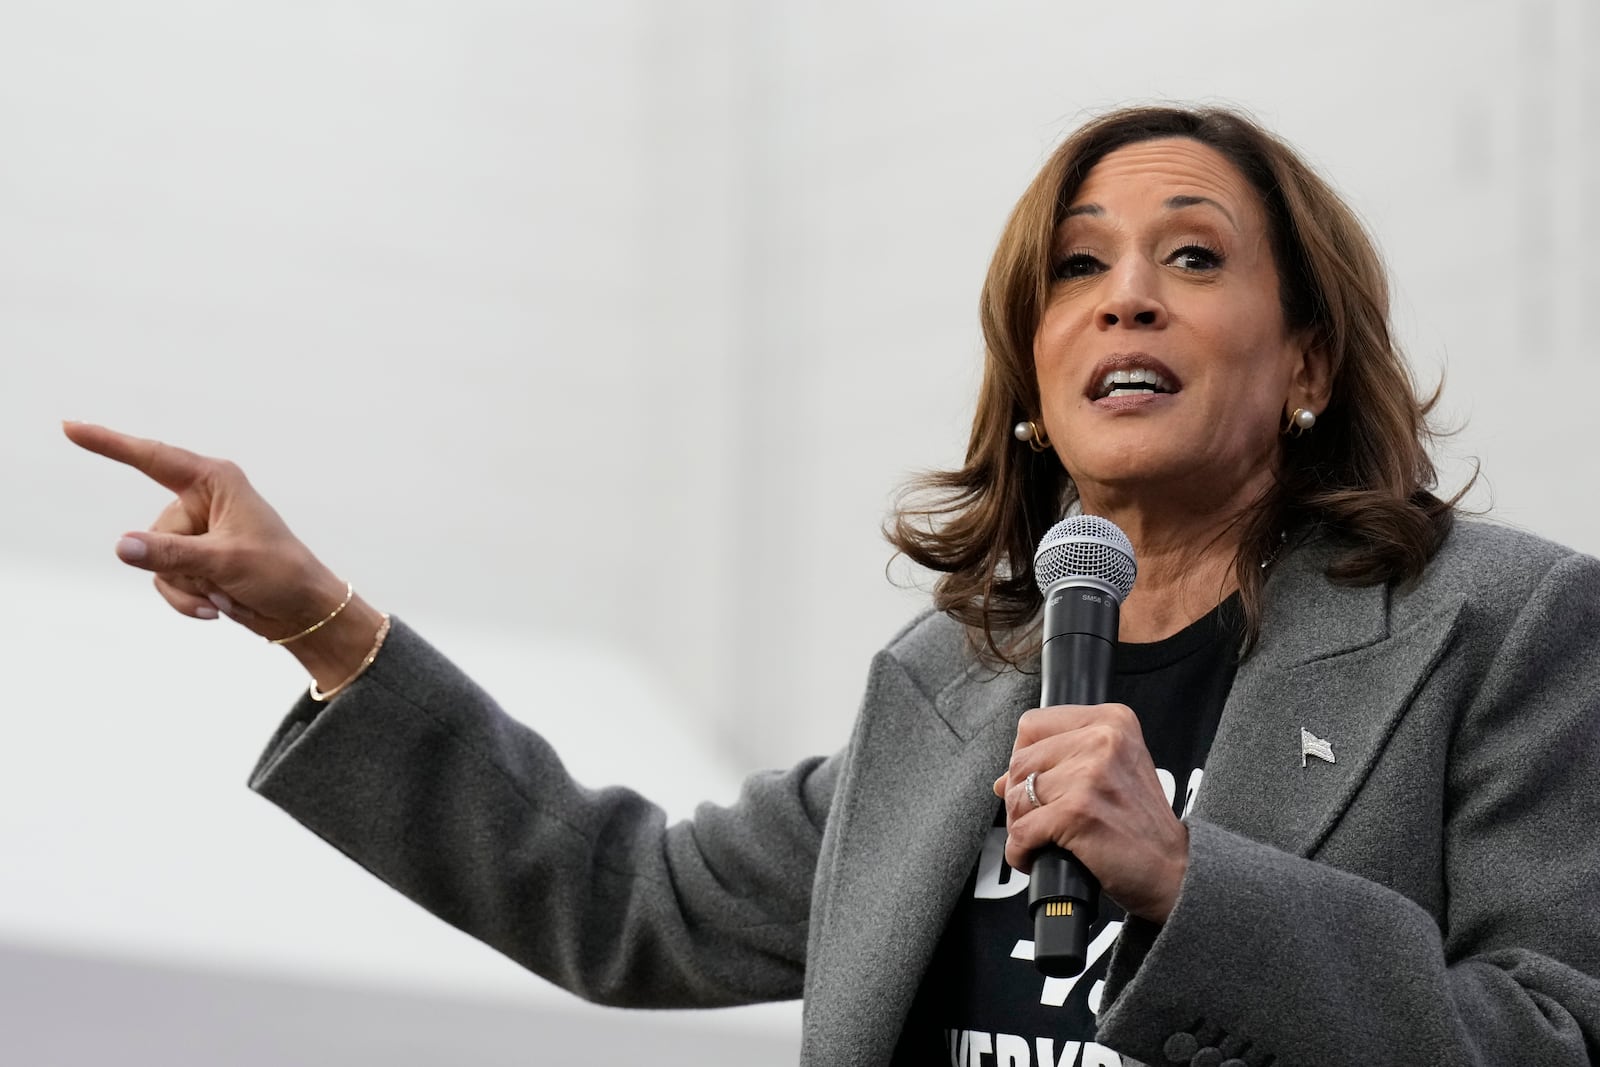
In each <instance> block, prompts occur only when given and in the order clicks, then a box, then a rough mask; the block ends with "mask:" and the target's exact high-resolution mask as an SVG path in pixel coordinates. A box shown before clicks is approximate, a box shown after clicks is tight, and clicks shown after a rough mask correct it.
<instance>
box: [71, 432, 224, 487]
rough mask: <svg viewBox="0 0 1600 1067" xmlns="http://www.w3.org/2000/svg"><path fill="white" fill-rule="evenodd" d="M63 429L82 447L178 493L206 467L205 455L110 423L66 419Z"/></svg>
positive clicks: (198, 476) (191, 483)
mask: <svg viewBox="0 0 1600 1067" xmlns="http://www.w3.org/2000/svg"><path fill="white" fill-rule="evenodd" d="M61 431H62V432H63V433H65V434H66V435H67V440H69V441H71V442H72V443H73V444H75V445H77V446H78V447H79V448H84V449H87V450H88V451H90V452H94V453H96V454H98V455H101V456H105V457H106V458H107V459H114V460H116V461H117V462H118V463H126V464H127V465H128V466H130V467H132V468H133V469H135V470H137V471H141V472H143V473H144V474H146V475H148V476H149V477H150V478H152V479H154V480H155V481H157V482H160V483H161V484H162V485H164V486H166V487H167V488H168V489H171V490H172V491H173V492H174V493H181V492H183V491H184V490H185V489H188V488H189V487H190V486H191V485H193V484H194V483H195V482H196V481H197V480H198V479H199V478H200V476H201V474H202V473H203V472H204V470H205V463H206V461H205V457H203V456H199V455H196V454H195V453H193V452H190V451H187V450H186V449H182V448H178V447H177V446H176V445H169V444H164V443H162V442H161V441H153V440H151V439H150V438H147V437H134V436H131V435H130V434H125V433H118V432H117V431H116V430H113V429H111V428H110V427H107V426H97V425H95V424H94V423H92V422H63V423H62V424H61Z"/></svg>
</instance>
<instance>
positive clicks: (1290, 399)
mask: <svg viewBox="0 0 1600 1067" xmlns="http://www.w3.org/2000/svg"><path fill="white" fill-rule="evenodd" d="M1296 343H1297V345H1298V346H1299V353H1300V355H1299V358H1298V359H1297V360H1296V361H1295V364H1294V370H1293V372H1292V374H1291V375H1290V379H1289V395H1288V396H1287V397H1285V398H1284V399H1285V404H1284V410H1285V411H1293V410H1294V409H1295V408H1305V409H1307V410H1308V411H1312V412H1315V413H1316V414H1318V415H1320V414H1322V413H1323V412H1324V411H1326V410H1327V409H1328V402H1329V401H1330V400H1331V399H1332V398H1333V359H1332V358H1331V357H1330V356H1329V355H1328V350H1327V348H1326V347H1325V346H1324V345H1322V344H1321V343H1320V342H1318V341H1317V340H1316V339H1315V338H1313V337H1311V336H1310V335H1309V334H1308V335H1305V336H1303V337H1301V338H1299V339H1297V342H1296Z"/></svg>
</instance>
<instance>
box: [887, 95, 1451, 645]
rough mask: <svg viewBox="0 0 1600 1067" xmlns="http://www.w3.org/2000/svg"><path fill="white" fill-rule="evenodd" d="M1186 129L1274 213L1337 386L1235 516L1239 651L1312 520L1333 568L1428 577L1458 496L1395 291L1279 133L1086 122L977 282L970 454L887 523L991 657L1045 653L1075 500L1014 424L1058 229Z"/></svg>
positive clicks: (1139, 113)
mask: <svg viewBox="0 0 1600 1067" xmlns="http://www.w3.org/2000/svg"><path fill="white" fill-rule="evenodd" d="M1165 137H1188V138H1192V139H1193V140H1196V141H1199V142H1200V143H1202V144H1205V145H1209V146H1210V147H1211V148H1213V149H1215V150H1216V151H1217V152H1219V153H1221V154H1222V155H1223V156H1224V157H1226V158H1227V159H1228V160H1229V161H1231V162H1232V163H1233V165H1234V166H1235V167H1236V168H1238V170H1239V172H1240V173H1241V174H1242V175H1243V176H1244V177H1245V178H1246V179H1247V180H1248V181H1249V182H1250V184H1251V186H1253V187H1254V188H1255V190H1256V192H1257V193H1258V194H1259V195H1260V196H1261V199H1262V202H1263V204H1264V206H1265V209H1266V217H1267V224H1268V229H1269V232H1270V235H1271V239H1272V250H1273V255H1274V258H1275V260H1276V263H1277V268H1278V280H1279V291H1280V295H1281V298H1282V300H1281V302H1282V306H1283V315H1284V320H1285V323H1286V325H1287V327H1288V328H1289V330H1290V331H1291V332H1299V331H1306V332H1307V335H1308V336H1309V337H1310V338H1311V339H1312V343H1313V344H1314V345H1316V346H1320V347H1322V348H1323V349H1324V350H1325V351H1326V352H1327V354H1328V357H1329V365H1330V373H1331V379H1332V394H1331V398H1330V401H1329V403H1328V406H1327V408H1326V409H1325V410H1324V411H1322V412H1319V413H1318V415H1317V425H1316V428H1315V430H1314V431H1312V432H1311V433H1308V434H1306V435H1305V436H1303V437H1299V438H1293V439H1291V438H1287V437H1285V438H1284V439H1283V440H1284V447H1283V450H1282V458H1281V462H1280V464H1279V470H1278V472H1277V478H1276V479H1275V482H1274V484H1273V485H1272V486H1271V488H1270V489H1269V490H1268V491H1267V492H1266V493H1265V494H1264V495H1263V496H1262V497H1261V498H1260V499H1259V500H1257V501H1256V502H1255V504H1254V505H1253V506H1251V507H1250V508H1248V509H1246V510H1245V512H1244V513H1242V514H1240V515H1239V516H1237V517H1236V518H1235V519H1234V525H1233V526H1232V527H1230V529H1234V530H1237V531H1238V534H1239V549H1238V554H1237V556H1236V557H1235V560H1234V575H1235V578H1236V581H1237V583H1238V586H1239V592H1240V598H1241V602H1242V607H1243V610H1244V617H1245V620H1244V621H1245V641H1244V646H1243V648H1244V650H1248V648H1249V647H1250V646H1251V645H1252V644H1253V643H1254V641H1255V639H1256V636H1257V634H1258V633H1259V629H1260V625H1261V612H1262V599H1263V597H1262V589H1263V587H1264V585H1265V582H1266V573H1265V571H1264V570H1263V568H1262V567H1261V566H1260V561H1261V560H1265V559H1271V558H1273V557H1274V556H1275V555H1276V554H1277V552H1278V551H1279V550H1280V549H1281V548H1282V541H1283V538H1284V537H1285V535H1286V534H1288V533H1289V532H1290V531H1296V532H1298V533H1303V532H1304V531H1306V530H1308V529H1310V528H1312V527H1314V526H1315V527H1320V528H1322V529H1323V530H1324V531H1325V532H1327V533H1329V534H1331V535H1332V536H1333V537H1334V538H1335V540H1336V543H1337V544H1338V545H1339V550H1338V552H1337V554H1336V555H1335V558H1334V561H1333V563H1332V565H1331V566H1330V568H1329V577H1330V578H1332V579H1333V580H1335V581H1339V582H1343V583H1348V584H1361V585H1365V584H1374V583H1378V582H1389V581H1399V580H1405V579H1408V578H1413V577H1415V576H1417V575H1418V574H1420V573H1421V571H1422V569H1423V567H1424V566H1425V565H1426V564H1427V562H1428V560H1429V559H1431V558H1432V556H1433V554H1434V552H1435V551H1436V550H1437V549H1438V547H1439V544H1440V543H1441V542H1442V541H1443V540H1444V537H1445V535H1446V534H1447V533H1448V532H1449V529H1450V524H1451V521H1452V519H1453V515H1454V505H1455V504H1456V502H1457V501H1459V500H1460V498H1461V495H1462V494H1463V493H1465V492H1466V490H1465V489H1463V490H1462V493H1458V494H1456V496H1455V497H1453V498H1452V499H1450V500H1448V501H1445V500H1441V499H1439V498H1438V497H1437V496H1435V495H1434V494H1433V492H1432V490H1433V489H1434V487H1435V485H1436V474H1435V470H1434V466H1433V461H1432V460H1431V458H1430V457H1429V455H1428V447H1427V446H1428V445H1429V443H1430V442H1431V440H1432V438H1433V437H1434V433H1433V431H1432V430H1431V429H1430V428H1429V426H1428V422H1427V416H1428V413H1429V412H1430V411H1431V410H1432V408H1433V406H1434V403H1435V402H1436V401H1437V400H1438V396H1439V393H1438V390H1435V391H1434V393H1433V394H1432V396H1430V397H1427V398H1423V397H1422V396H1421V395H1420V393H1419V391H1418V389H1417V386H1416V383H1415V382H1414V380H1413V379H1412V376H1411V373H1410V371H1409V369H1408V367H1407V365H1406V362H1405V359H1404V357H1403V356H1402V354H1401V352H1400V351H1399V349H1398V347H1397V346H1396V344H1395V341H1394V338H1393V336H1392V334H1391V328H1390V323H1389V284H1388V278H1387V275H1386V274H1385V271H1384V268H1383V263H1382V261H1381V260H1380V258H1379V256H1378V252H1377V249H1376V248H1375V247H1374V245H1373V242H1372V240H1371V239H1370V238H1369V237H1368V236H1367V233H1366V231H1365V229H1364V228H1363V227H1362V225H1361V223H1360V221H1359V220H1358V219H1357V218H1356V215H1355V213H1354V212H1352V211H1351V210H1350V208H1349V207H1348V206H1347V205H1346V204H1345V203H1344V201H1343V200H1342V199H1340V197H1339V195H1338V194H1337V193H1335V192H1334V191H1333V189H1332V188H1330V187H1329V186H1328V184H1327V183H1326V182H1324V181H1323V180H1322V179H1321V178H1320V177H1318V176H1317V174H1316V173H1315V172H1314V171H1313V170H1312V169H1311V168H1310V167H1309V166H1308V165H1307V164H1306V163H1305V161H1304V160H1302V159H1301V158H1300V156H1299V155H1298V154H1297V153H1296V152H1295V151H1294V150H1293V149H1292V148H1290V147H1289V146H1288V145H1287V144H1286V143H1284V142H1283V141H1282V140H1280V139H1278V138H1277V137H1275V136H1273V135H1272V134H1270V133H1268V132H1267V131H1266V130H1264V129H1263V128H1261V127H1260V126H1259V125H1257V124H1256V123H1255V122H1253V121H1251V120H1250V119H1248V118H1246V117H1245V116H1243V115H1241V114H1239V113H1238V112H1235V111H1232V110H1229V109H1226V108H1203V109H1186V108H1175V107H1132V108H1125V109H1121V110H1118V111H1113V112H1111V113H1109V114H1106V115H1103V116H1101V117H1099V118H1097V119H1094V120H1093V121H1091V122H1089V123H1088V124H1086V125H1084V126H1083V127H1081V128H1080V129H1079V130H1077V132H1075V133H1073V134H1072V135H1071V136H1070V137H1068V138H1067V140H1066V141H1065V142H1064V143H1063V144H1062V145H1061V146H1060V147H1059V148H1057V149H1056V151H1055V152H1054V154H1052V155H1051V157H1050V159H1049V161H1048V162H1047V163H1046V164H1045V165H1044V168H1043V169H1042V170H1041V171H1040V172H1039V174H1038V176H1037V177H1035V178H1034V180H1033V182H1032V184H1031V185H1029V186H1028V189H1027V191H1026V192H1024V193H1023V194H1022V199H1021V200H1020V201H1018V203H1017V206H1016V208H1015V209H1014V210H1013V211H1012V213H1011V217H1010V219H1009V220H1008V221H1007V223H1006V227H1005V231H1004V232H1003V233H1002V235H1001V237H1000V243H999V247H998V248H996V250H995V253H994V259H993V260H992V261H991V262H990V264H989V274H988V277H987V279H986V280H985V281H984V285H983V295H982V300H981V303H980V313H981V317H982V322H983V337H984V347H985V359H984V372H983V384H982V386H981V387H980V390H979V397H978V410H977V413H976V415H975V416H974V418H973V421H972V434H971V437H970V439H969V441H968V444H967V453H966V461H965V463H964V464H963V465H962V466H961V467H960V468H959V469H958V470H950V471H935V472H932V473H929V474H924V475H922V476H921V477H919V478H917V479H915V480H914V481H912V482H911V483H910V484H909V485H908V486H907V487H906V488H905V489H904V490H903V491H902V493H901V496H900V498H899V502H898V506H897V508H896V510H895V512H894V514H893V515H892V516H891V518H890V520H889V522H888V523H887V524H886V526H885V529H884V533H885V536H886V537H888V539H889V541H890V543H891V544H893V545H894V546H895V548H896V549H898V550H899V552H901V553H904V554H905V555H906V556H907V557H908V558H910V559H911V560H913V561H915V562H916V563H918V564H920V565H922V566H923V567H927V568H929V569H931V570H933V571H935V572H938V573H939V575H940V577H939V579H938V580H937V582H936V583H935V586H934V603H935V605H936V607H938V609H939V610H941V611H943V612H945V613H947V614H949V615H950V616H951V617H953V618H954V619H956V620H957V621H959V622H961V623H963V624H964V625H965V626H966V627H967V631H968V635H969V637H970V638H971V639H972V642H973V644H974V646H975V648H976V649H977V650H978V651H979V653H980V654H981V655H982V656H983V657H984V658H985V659H986V660H988V661H989V662H991V663H993V664H995V665H997V666H998V665H1001V664H1016V663H1017V662H1018V660H1019V659H1021V658H1022V657H1024V656H1027V655H1029V654H1031V652H1032V651H1034V650H1035V649H1036V646H1037V627H1036V625H1034V624H1035V623H1036V617H1037V615H1038V613H1039V608H1040V605H1041V603H1042V599H1043V598H1042V597H1041V595H1040V593H1039V589H1038V587H1037V585H1035V583H1034V575H1033V552H1034V549H1035V547H1036V545H1037V543H1038V540H1039V538H1040V537H1042V536H1043V534H1044V533H1045V531H1046V530H1048V529H1049V528H1050V526H1051V525H1053V524H1054V523H1055V522H1056V521H1058V520H1059V519H1060V518H1061V516H1062V515H1063V513H1064V512H1065V511H1066V509H1067V508H1068V507H1069V506H1070V505H1071V504H1072V503H1073V501H1075V500H1076V499H1077V489H1076V487H1075V486H1074V485H1073V484H1072V479H1071V478H1070V477H1069V476H1068V475H1067V472H1066V470H1065V469H1064V468H1063V467H1062V465H1061V463H1060V461H1059V460H1058V459H1057V457H1056V455H1055V453H1054V452H1052V451H1048V450H1047V451H1044V452H1035V451H1033V450H1032V449H1031V448H1030V447H1029V446H1028V445H1027V444H1026V443H1022V442H1018V441H1017V440H1016V438H1015V437H1013V436H1012V427H1013V426H1015V425H1016V423H1017V422H1019V421H1021V420H1024V419H1037V418H1038V416H1039V411H1040V403H1039V388H1038V379H1037V377H1036V374H1035V370H1034V365H1033V344H1034V334H1035V332H1036V331H1037V329H1038V326H1039V321H1040V318H1041V316H1042V314H1043V312H1044V308H1045V306H1046V303H1047V301H1048V299H1049V294H1050V289H1051V284H1052V266H1053V264H1052V262H1051V258H1052V247H1053V244H1054V240H1055V233H1056V228H1057V226H1058V225H1059V224H1060V222H1061V221H1062V218H1063V217H1064V214H1065V212H1066V210H1067V208H1068V207H1069V206H1070V205H1071V203H1072V200H1073V198H1074V197H1075V196H1076V194H1077V191H1078V188H1079V187H1080V186H1081V185H1082V183H1083V180H1084V177H1085V176H1086V175H1087V174H1088V172H1089V170H1090V168H1092V167H1093V166H1094V165H1095V164H1096V163H1097V162H1099V161H1100V160H1101V159H1103V158H1104V157H1105V156H1106V155H1107V154H1109V153H1111V152H1113V151H1115V150H1116V149H1118V148H1122V147H1124V146H1126V145H1130V144H1136V143H1138V142H1141V141H1149V140H1155V139H1157V138H1165Z"/></svg>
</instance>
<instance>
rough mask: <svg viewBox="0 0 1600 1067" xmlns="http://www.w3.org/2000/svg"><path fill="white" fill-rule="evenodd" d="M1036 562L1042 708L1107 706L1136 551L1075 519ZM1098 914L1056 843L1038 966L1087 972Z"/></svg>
mask: <svg viewBox="0 0 1600 1067" xmlns="http://www.w3.org/2000/svg"><path fill="white" fill-rule="evenodd" d="M1035 559H1036V570H1037V572H1038V574H1039V584H1040V586H1041V588H1042V589H1043V592H1044V599H1045V607H1044V630H1043V633H1042V635H1041V636H1042V639H1043V648H1042V650H1041V662H1040V671H1039V706H1040V707H1051V706H1053V705H1056V704H1103V703H1105V701H1106V697H1107V695H1108V692H1109V689H1110V686H1111V672H1112V669H1113V662H1114V659H1115V656H1116V648H1117V629H1118V625H1119V622H1120V619H1121V611H1122V599H1123V597H1125V596H1126V595H1127V594H1128V591H1129V590H1130V589H1131V588H1132V586H1133V574H1134V565H1133V546H1132V545H1131V544H1129V543H1128V540H1127V537H1126V536H1125V535H1123V533H1122V531H1121V530H1118V529H1117V528H1116V526H1114V525H1112V524H1111V523H1109V522H1107V521H1106V520H1104V519H1100V518H1095V517H1093V516H1077V517H1074V518H1071V519H1066V520H1064V521H1063V522H1060V523H1057V524H1056V526H1055V527H1053V528H1052V529H1051V531H1050V532H1049V533H1048V534H1046V535H1045V538H1044V540H1043V541H1042V542H1041V544H1040V548H1039V552H1038V554H1037V556H1036V557H1035ZM1083 572H1088V573H1083ZM1099 910H1100V883H1099V881H1098V880H1097V879H1096V878H1095V876H1094V875H1093V874H1091V873H1090V872H1089V869H1088V868H1087V867H1085V866H1084V865H1083V863H1082V862H1081V861H1079V860H1078V858H1077V857H1076V856H1074V855H1072V853H1070V852H1068V851H1067V850H1066V849H1063V848H1060V847H1059V846H1055V845H1051V846H1048V847H1046V848H1043V849H1040V850H1039V852H1038V853H1036V854H1035V856H1034V860H1033V872H1032V874H1031V875H1030V876H1029V880H1028V914H1029V915H1030V916H1032V918H1033V962H1034V966H1035V967H1037V968H1038V969H1039V970H1040V971H1042V972H1043V973H1045V974H1047V975H1049V976H1051V977H1054V978H1070V977H1072V976H1073V975H1076V974H1080V973H1082V971H1083V968H1084V966H1085V964H1086V963H1087V962H1088V957H1089V929H1090V927H1091V926H1092V925H1093V924H1094V920H1095V918H1096V915H1097V914H1098V912H1099Z"/></svg>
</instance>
